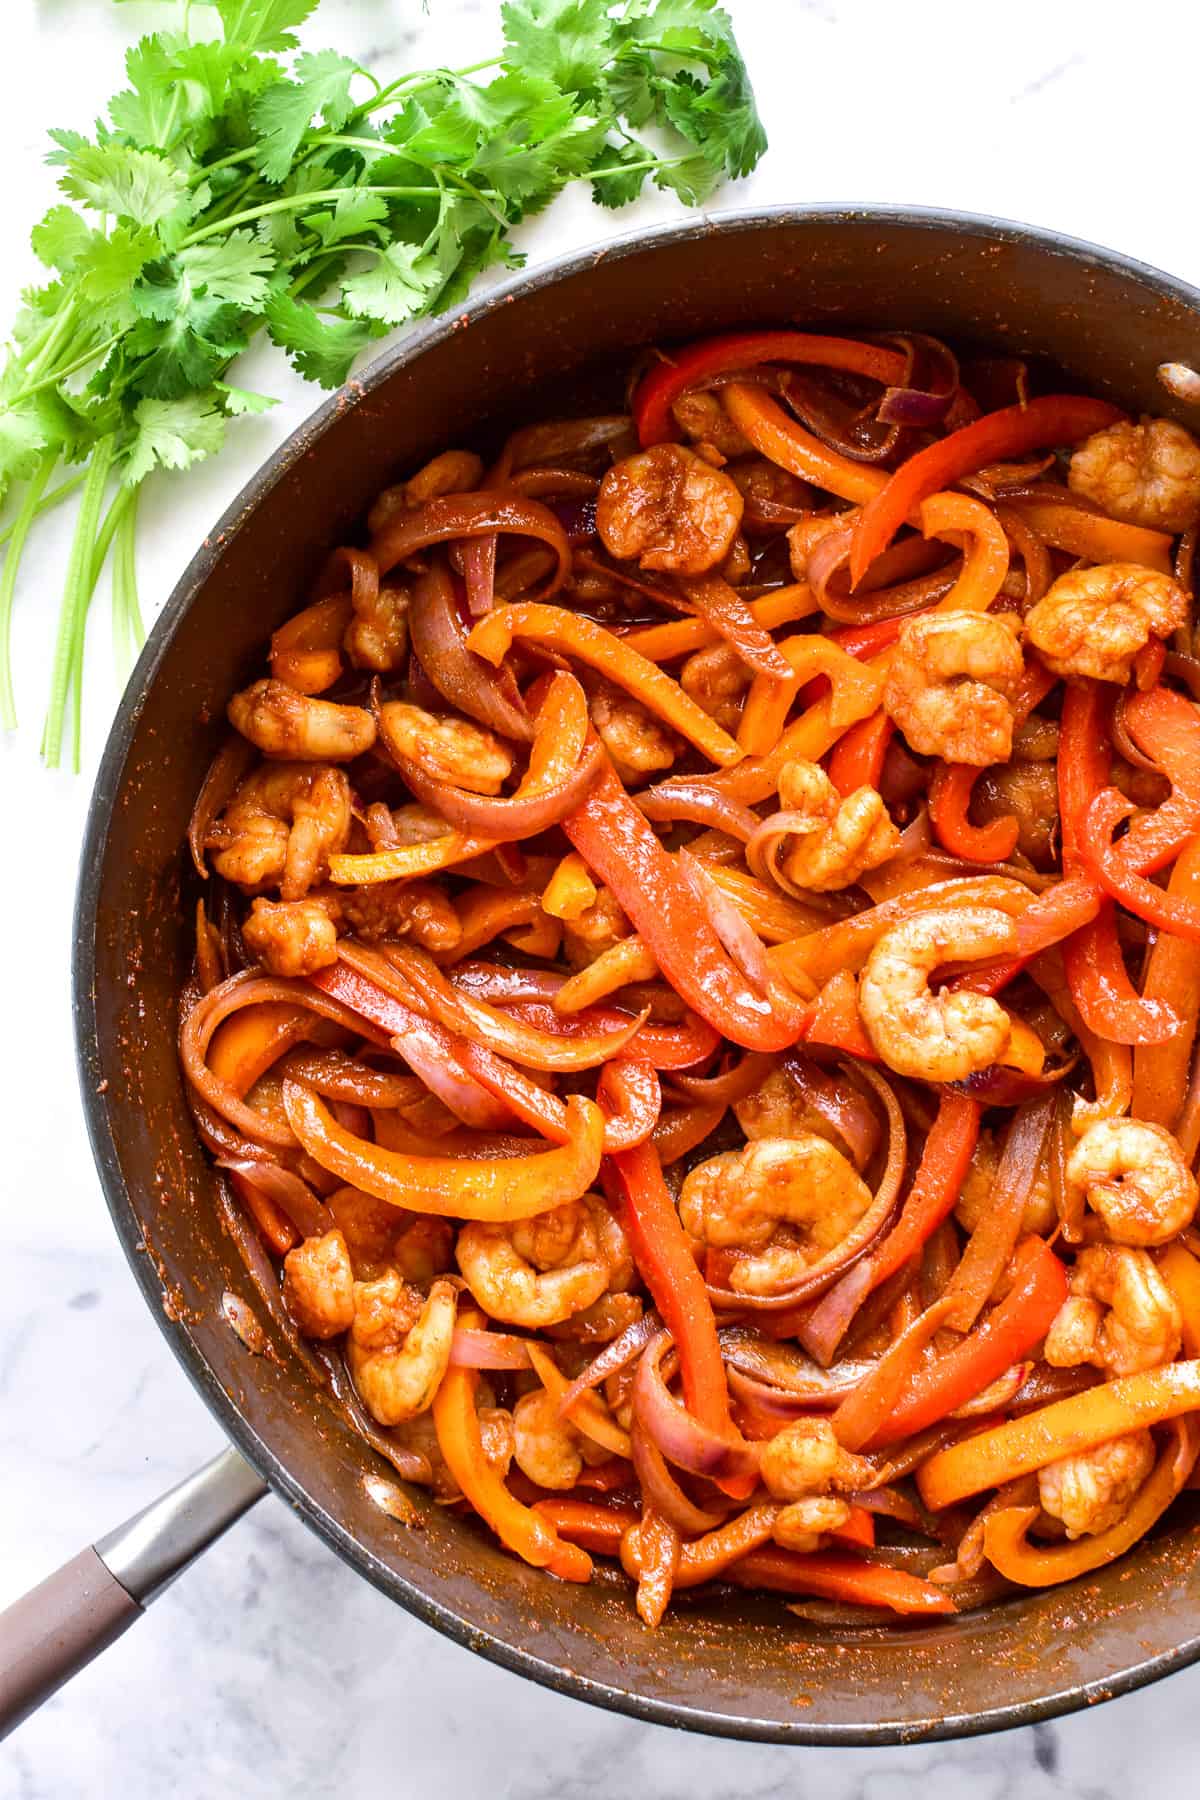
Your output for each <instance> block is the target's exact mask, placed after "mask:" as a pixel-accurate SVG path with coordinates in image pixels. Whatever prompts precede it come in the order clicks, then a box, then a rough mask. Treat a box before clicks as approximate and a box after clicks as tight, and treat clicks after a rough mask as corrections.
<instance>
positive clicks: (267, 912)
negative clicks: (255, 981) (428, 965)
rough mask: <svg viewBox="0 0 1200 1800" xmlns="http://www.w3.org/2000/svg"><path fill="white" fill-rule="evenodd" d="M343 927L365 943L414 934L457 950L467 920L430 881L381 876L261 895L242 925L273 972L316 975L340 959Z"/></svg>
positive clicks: (424, 943) (436, 947)
mask: <svg viewBox="0 0 1200 1800" xmlns="http://www.w3.org/2000/svg"><path fill="white" fill-rule="evenodd" d="M339 932H353V934H354V936H355V937H357V938H361V939H362V941H363V942H364V943H368V944H373V943H388V942H394V941H395V940H397V939H399V938H411V940H412V941H413V943H415V944H420V945H421V947H422V949H425V950H431V951H434V952H437V951H441V950H453V948H454V946H455V945H456V944H457V943H458V940H459V939H460V938H461V936H462V924H461V922H460V920H459V917H458V914H457V913H456V912H455V910H454V905H453V902H452V901H451V900H450V898H449V896H448V895H447V894H445V893H443V891H442V889H441V888H439V887H435V886H434V884H433V883H432V882H430V881H380V882H375V883H373V884H372V885H371V886H370V887H363V888H320V889H318V890H317V891H316V892H315V893H310V894H309V895H308V897H307V898H306V899H304V900H282V901H274V900H265V899H262V898H259V899H257V900H255V902H254V904H253V905H252V906H251V908H250V916H249V917H248V918H247V920H246V922H245V924H244V925H243V926H242V939H243V941H244V943H245V945H246V948H247V950H249V951H250V953H251V955H252V956H255V957H257V958H258V960H259V962H260V963H261V964H262V965H263V967H264V969H269V970H270V972H271V974H272V975H311V974H313V973H314V971H315V970H317V969H323V968H326V967H327V966H328V965H329V964H330V963H333V962H336V961H337V941H338V933H339Z"/></svg>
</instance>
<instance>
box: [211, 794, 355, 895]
mask: <svg viewBox="0 0 1200 1800" xmlns="http://www.w3.org/2000/svg"><path fill="white" fill-rule="evenodd" d="M350 819H351V815H350V783H349V782H348V781H347V780H346V777H345V775H344V773H343V772H342V770H341V769H335V768H331V767H329V766H328V765H323V764H320V763H317V764H313V763H282V762H281V763H264V764H263V765H262V767H261V768H258V769H255V770H254V771H253V772H252V773H251V774H249V775H248V776H247V777H246V779H245V781H243V782H242V784H241V786H240V787H239V788H238V790H237V792H236V793H235V794H234V796H233V798H232V800H231V801H230V802H229V805H228V806H227V807H226V808H225V811H224V813H223V814H222V815H221V817H220V818H219V819H218V820H216V822H215V823H214V824H213V826H212V828H211V830H210V831H209V834H208V837H207V838H206V840H205V846H204V847H205V849H206V850H211V851H212V852H213V859H212V862H213V868H214V869H215V870H216V872H217V874H218V875H222V876H224V878H225V880H226V881H233V882H236V883H237V885H238V886H239V887H242V888H246V889H247V890H248V891H249V892H251V893H256V892H261V890H262V889H263V888H267V887H275V886H278V888H279V892H280V895H281V897H282V898H283V899H284V900H302V899H303V898H304V896H305V894H307V892H308V890H309V888H310V887H312V886H313V884H314V882H317V881H320V880H321V878H322V877H323V876H324V874H325V872H326V869H327V868H328V865H329V858H330V856H334V855H336V854H337V853H338V852H339V851H341V850H344V849H345V848H346V843H347V840H348V839H349V836H350Z"/></svg>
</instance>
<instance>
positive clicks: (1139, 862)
mask: <svg viewBox="0 0 1200 1800" xmlns="http://www.w3.org/2000/svg"><path fill="white" fill-rule="evenodd" d="M1125 723H1126V725H1127V726H1128V728H1129V731H1130V733H1131V734H1132V736H1133V737H1134V738H1135V739H1136V740H1137V743H1138V745H1139V747H1140V748H1141V749H1142V750H1144V751H1145V752H1146V754H1147V755H1148V756H1150V757H1151V758H1153V760H1154V761H1155V762H1156V763H1157V764H1158V765H1159V767H1160V768H1161V770H1162V772H1163V774H1164V775H1165V776H1166V777H1167V780H1168V781H1169V782H1170V783H1171V793H1170V796H1169V798H1168V799H1166V800H1164V801H1163V804H1162V805H1161V806H1160V807H1157V808H1156V809H1155V811H1154V812H1152V813H1144V814H1143V815H1142V816H1141V817H1140V818H1138V819H1136V820H1135V821H1134V823H1133V824H1132V825H1131V826H1130V828H1129V831H1128V833H1127V835H1126V836H1125V837H1124V838H1122V839H1121V842H1120V844H1119V845H1117V846H1116V848H1115V850H1114V852H1113V861H1114V864H1119V865H1120V866H1121V867H1123V868H1125V869H1126V870H1128V871H1129V872H1131V873H1136V874H1138V875H1153V873H1154V872H1155V870H1156V869H1162V868H1165V867H1166V865H1167V863H1169V862H1170V861H1171V860H1172V858H1173V857H1175V856H1177V855H1178V854H1179V852H1180V850H1181V849H1182V848H1183V846H1184V844H1186V843H1187V841H1188V839H1189V838H1190V837H1191V836H1192V835H1193V833H1194V832H1196V831H1197V830H1200V709H1198V708H1197V707H1196V706H1195V705H1194V703H1193V702H1192V701H1191V700H1188V699H1186V698H1185V697H1184V695H1183V694H1179V693H1176V692H1175V690H1174V689H1173V688H1164V687H1156V688H1152V689H1151V690H1150V692H1149V693H1146V694H1131V695H1130V696H1129V697H1128V699H1127V700H1126V702H1125Z"/></svg>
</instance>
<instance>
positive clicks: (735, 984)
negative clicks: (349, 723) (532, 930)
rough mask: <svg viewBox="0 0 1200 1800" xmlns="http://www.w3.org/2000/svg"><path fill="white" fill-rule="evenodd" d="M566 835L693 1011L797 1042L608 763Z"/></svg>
mask: <svg viewBox="0 0 1200 1800" xmlns="http://www.w3.org/2000/svg"><path fill="white" fill-rule="evenodd" d="M491 616H492V617H495V614H493V615H491ZM485 623H486V621H485ZM563 830H564V832H565V833H566V836H567V838H568V840H569V841H570V843H571V844H572V845H573V846H574V848H575V849H576V850H578V851H579V852H580V854H581V855H582V856H583V858H584V860H585V861H586V862H587V864H588V865H589V867H590V868H591V869H592V870H593V871H594V872H595V873H596V874H597V875H598V876H599V877H600V880H601V881H602V882H603V883H604V884H605V885H606V886H607V887H608V888H609V889H610V890H611V892H612V894H613V897H614V899H615V900H616V901H617V904H618V905H619V906H621V907H622V908H623V909H624V911H625V912H626V913H627V914H628V916H629V918H630V919H631V920H632V922H633V925H634V928H635V929H636V931H637V934H638V936H639V937H640V939H641V940H642V942H643V943H644V944H645V945H646V947H647V949H648V950H649V951H650V953H651V955H652V956H653V957H654V960H655V962H656V963H657V964H658V967H659V968H660V969H661V971H662V973H663V975H664V976H665V977H666V979H667V980H668V981H669V982H670V984H671V986H672V987H673V988H674V989H675V991H676V993H677V994H678V995H679V996H680V998H681V999H682V1000H683V1001H684V1002H685V1004H686V1005H688V1006H689V1007H691V1009H692V1010H693V1012H696V1013H698V1014H699V1015H700V1017H701V1018H702V1019H706V1020H707V1021H708V1023H709V1024H710V1025H712V1026H714V1027H715V1029H716V1030H717V1031H719V1032H720V1033H721V1034H722V1036H723V1037H727V1038H731V1039H732V1040H733V1042H734V1043H735V1044H741V1045H742V1046H743V1048H745V1049H747V1050H783V1049H785V1048H786V1047H787V1046H788V1045H789V1044H793V1043H795V1041H796V1038H797V1035H798V1028H797V1026H796V1025H795V1024H793V1023H792V1022H791V1021H790V1020H785V1019H782V1018H780V1017H779V1016H778V1015H777V1014H776V1013H775V1011H774V1010H773V1008H772V1005H771V1002H770V1001H769V1000H768V999H767V998H766V997H764V996H763V995H762V994H760V993H758V992H757V991H756V990H755V989H754V988H753V987H751V985H750V983H749V982H748V981H747V980H746V978H745V976H744V975H743V974H742V973H741V971H740V970H739V969H738V967H737V965H736V964H735V963H734V961H733V959H732V957H731V956H730V955H729V953H728V952H727V951H726V949H725V947H724V945H723V944H722V943H721V941H720V939H719V938H718V936H717V934H716V932H715V930H714V929H713V927H712V924H711V923H710V921H709V917H708V913H707V911H706V910H705V907H704V904H703V902H702V901H701V900H700V899H699V897H698V896H697V894H696V891H695V890H694V889H693V887H692V885H691V883H690V882H689V881H688V879H687V877H686V875H685V874H684V873H683V871H682V870H681V869H680V867H679V864H678V862H677V861H676V859H675V857H673V856H672V855H670V854H669V852H668V851H666V850H664V848H663V846H662V844H661V843H660V842H659V839H658V837H657V835H656V833H655V831H654V829H653V827H652V826H651V825H650V823H649V821H648V820H647V819H645V818H644V817H643V816H642V814H641V813H640V812H639V810H638V808H637V807H636V806H635V805H634V803H633V801H632V800H631V799H630V798H629V795H628V794H627V793H626V792H625V789H624V787H623V786H622V784H621V780H620V778H619V776H618V775H617V774H616V771H615V770H614V769H613V767H612V765H611V763H607V762H606V763H605V765H604V768H603V770H602V772H601V774H600V778H599V779H598V781H597V782H596V783H595V785H594V786H593V788H592V790H591V792H590V793H589V794H588V796H587V798H586V799H585V800H584V801H583V804H582V805H581V806H580V807H579V809H578V811H576V812H574V813H571V814H570V815H569V817H568V818H566V819H565V820H564V821H563Z"/></svg>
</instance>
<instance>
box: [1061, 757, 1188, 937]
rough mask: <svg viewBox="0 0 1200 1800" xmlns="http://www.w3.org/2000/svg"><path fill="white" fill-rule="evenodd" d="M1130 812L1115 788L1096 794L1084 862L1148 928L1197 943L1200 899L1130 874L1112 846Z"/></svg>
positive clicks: (1086, 831)
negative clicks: (1116, 831)
mask: <svg viewBox="0 0 1200 1800" xmlns="http://www.w3.org/2000/svg"><path fill="white" fill-rule="evenodd" d="M1134 811H1136V808H1135V807H1134V804H1133V802H1132V801H1131V800H1126V798H1125V796H1124V795H1123V794H1121V793H1118V791H1117V789H1116V788H1105V790H1104V792H1103V793H1102V794H1097V796H1096V798H1095V799H1094V800H1093V801H1092V804H1091V805H1090V806H1089V808H1088V811H1087V818H1086V819H1085V820H1084V828H1083V839H1082V844H1081V848H1082V851H1083V858H1084V862H1085V863H1086V865H1087V867H1088V869H1089V870H1090V872H1091V873H1092V874H1093V875H1094V876H1095V877H1096V880H1097V881H1098V882H1099V883H1100V885H1101V887H1103V889H1104V890H1105V892H1106V893H1108V894H1111V895H1112V897H1113V899H1114V900H1119V901H1120V902H1121V905H1122V906H1124V907H1127V908H1128V910H1129V911H1130V912H1131V913H1136V914H1137V915H1138V917H1139V918H1141V919H1145V920H1146V922H1147V924H1149V925H1157V926H1158V928H1159V929H1160V931H1169V932H1170V933H1171V934H1172V936H1173V937H1181V938H1186V939H1187V941H1188V942H1189V943H1193V944H1195V943H1200V900H1193V899H1191V898H1189V897H1188V896H1186V895H1184V894H1170V893H1166V892H1164V890H1163V889H1162V888H1160V887H1158V886H1157V885H1156V884H1155V883H1154V882H1153V881H1148V880H1147V879H1146V877H1145V876H1144V875H1137V874H1133V873H1131V872H1130V870H1129V867H1128V858H1126V857H1123V856H1122V855H1121V849H1122V844H1114V843H1113V841H1112V834H1113V832H1114V831H1115V830H1116V828H1117V826H1118V825H1119V824H1120V823H1121V821H1122V820H1123V819H1127V818H1128V817H1129V815H1130V814H1131V813H1132V812H1134Z"/></svg>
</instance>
